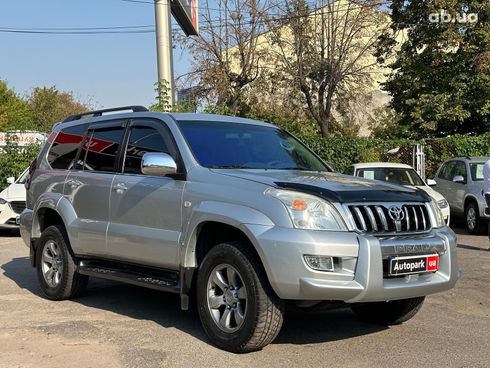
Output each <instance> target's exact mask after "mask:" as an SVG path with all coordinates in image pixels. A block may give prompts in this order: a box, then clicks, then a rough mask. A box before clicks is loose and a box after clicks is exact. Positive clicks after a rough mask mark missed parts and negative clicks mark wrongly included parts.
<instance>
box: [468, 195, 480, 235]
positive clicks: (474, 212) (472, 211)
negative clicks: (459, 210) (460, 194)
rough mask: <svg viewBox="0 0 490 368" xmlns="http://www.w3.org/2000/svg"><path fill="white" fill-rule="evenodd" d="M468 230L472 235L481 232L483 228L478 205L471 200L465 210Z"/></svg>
mask: <svg viewBox="0 0 490 368" xmlns="http://www.w3.org/2000/svg"><path fill="white" fill-rule="evenodd" d="M464 220H465V226H466V231H468V233H469V234H471V235H477V234H480V233H481V231H482V228H483V225H482V221H481V219H480V212H479V209H478V205H477V204H476V203H475V202H470V203H469V204H468V205H467V206H466V208H465V210H464Z"/></svg>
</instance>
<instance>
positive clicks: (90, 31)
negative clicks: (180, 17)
mask: <svg viewBox="0 0 490 368" xmlns="http://www.w3.org/2000/svg"><path fill="white" fill-rule="evenodd" d="M120 1H125V2H139V3H145V4H153V2H151V1H145V0H120ZM387 3H388V1H384V2H379V3H375V4H365V5H358V6H347V7H344V8H340V7H339V8H333V9H325V8H326V6H324V7H320V8H316V9H312V10H311V11H310V12H309V14H307V15H289V16H277V17H273V18H272V19H271V21H272V22H282V21H284V22H287V21H291V20H294V19H302V18H310V17H317V16H324V15H327V14H335V13H340V12H345V11H352V10H356V9H365V8H373V7H377V6H380V5H384V4H387ZM215 22H219V23H218V24H213V23H215ZM204 23H205V24H209V26H208V27H207V26H201V27H200V28H201V29H202V30H204V31H206V30H207V31H209V30H211V29H212V28H222V27H227V26H230V24H225V23H222V21H221V20H220V19H214V20H211V19H209V20H205V22H204ZM267 24H268V21H266V20H264V19H256V20H251V19H246V20H244V21H242V22H241V25H267ZM177 30H178V29H173V31H177ZM153 32H155V27H154V25H132V26H111V27H59V28H55V27H38V28H22V27H15V28H14V27H1V26H0V33H24V34H53V35H55V34H58V35H96V34H145V33H153Z"/></svg>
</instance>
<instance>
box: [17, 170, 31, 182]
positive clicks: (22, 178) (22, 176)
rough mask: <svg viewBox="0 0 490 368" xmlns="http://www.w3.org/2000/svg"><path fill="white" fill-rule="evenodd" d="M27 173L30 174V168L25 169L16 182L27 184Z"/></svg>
mask: <svg viewBox="0 0 490 368" xmlns="http://www.w3.org/2000/svg"><path fill="white" fill-rule="evenodd" d="M27 175H29V170H25V171H24V172H23V173H22V174H21V175H20V176H19V178H18V179H17V181H16V182H15V183H16V184H25V182H26V179H27Z"/></svg>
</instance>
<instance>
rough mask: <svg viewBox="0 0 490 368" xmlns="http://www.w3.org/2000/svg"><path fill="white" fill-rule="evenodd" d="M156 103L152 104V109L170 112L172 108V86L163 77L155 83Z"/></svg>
mask: <svg viewBox="0 0 490 368" xmlns="http://www.w3.org/2000/svg"><path fill="white" fill-rule="evenodd" d="M155 92H156V94H157V96H156V97H155V103H154V104H152V105H150V111H155V112H169V111H170V110H171V109H172V104H171V103H170V93H171V92H170V87H169V83H168V81H166V80H165V79H161V80H159V81H158V82H156V83H155Z"/></svg>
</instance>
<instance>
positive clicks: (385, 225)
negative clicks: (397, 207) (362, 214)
mask: <svg viewBox="0 0 490 368" xmlns="http://www.w3.org/2000/svg"><path fill="white" fill-rule="evenodd" d="M375 208H376V212H377V213H378V215H379V218H380V219H381V224H382V225H383V229H384V231H390V228H389V227H388V221H386V216H385V213H384V211H383V209H382V208H381V207H380V206H376V207H375Z"/></svg>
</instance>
